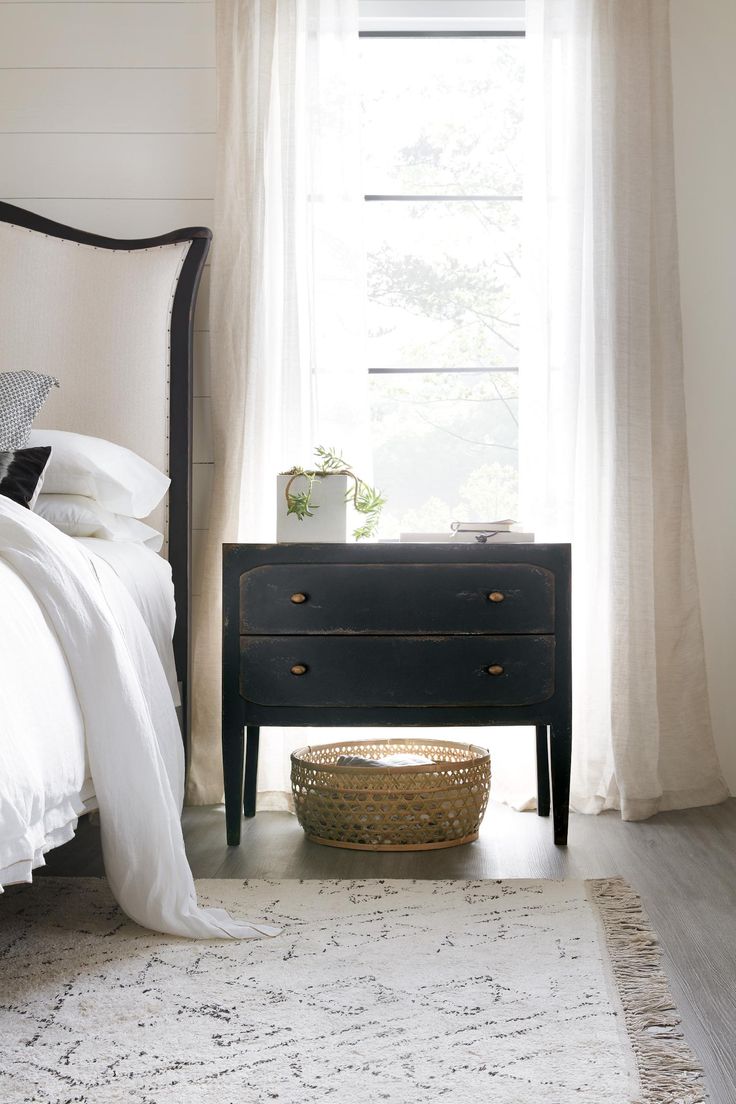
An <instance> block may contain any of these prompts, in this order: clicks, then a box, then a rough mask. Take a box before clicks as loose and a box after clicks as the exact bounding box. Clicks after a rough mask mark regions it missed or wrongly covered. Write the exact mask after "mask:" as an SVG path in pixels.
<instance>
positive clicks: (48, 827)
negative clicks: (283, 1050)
mask: <svg viewBox="0 0 736 1104" xmlns="http://www.w3.org/2000/svg"><path fill="white" fill-rule="evenodd" d="M100 568H101V564H100V562H99V560H96V559H95V558H94V557H93V556H91V555H89V552H88V551H87V549H85V548H84V547H83V546H81V545H80V543H79V542H78V541H74V540H72V539H71V538H69V537H66V536H64V535H63V534H62V533H59V532H58V531H57V530H55V529H54V528H53V527H52V526H50V525H49V524H48V523H47V522H45V521H44V520H43V519H42V518H39V517H37V516H36V515H34V514H32V513H31V512H30V511H28V510H24V509H23V508H22V507H20V506H18V505H16V504H15V503H13V502H11V501H9V500H8V499H5V498H2V497H0V594H1V595H2V604H1V605H0V848H2V849H3V850H0V856H3V857H2V858H0V867H4V868H9V869H10V872H11V875H12V874H13V872H14V873H15V874H16V875H17V874H18V873H20V874H21V875H22V873H23V869H22V868H23V865H24V864H27V863H30V865H31V866H32V865H33V864H34V862H36V861H37V860H38V859H39V858H40V853H41V852H42V850H43V848H44V847H46V845H47V844H48V845H54V844H55V843H58V842H61V839H62V838H63V837H64V836H65V835H70V834H71V833H72V832H73V827H74V823H73V821H74V817H75V816H76V815H77V814H78V813H79V812H81V811H82V809H83V808H84V799H85V791H84V787H85V773H86V772H85V754H84V753H85V748H86V752H87V755H88V758H89V764H90V773H91V777H92V781H93V785H94V794H95V796H96V800H97V803H98V807H99V810H100V825H101V834H102V846H103V853H104V857H105V868H106V872H107V876H108V881H109V883H110V887H111V889H112V891H113V893H114V894H115V896H116V898H117V900H118V902H119V903H120V905H121V906H122V907H123V909H124V910H125V911H126V912H127V913H128V915H129V916H131V917H132V918H133V919H134V920H137V921H138V922H139V923H141V924H142V925H144V926H146V927H151V928H154V929H155V930H158V931H163V932H167V933H169V934H173V935H185V936H192V937H199V938H203V937H204V938H218V937H219V938H222V937H227V936H231V937H238V938H249V937H254V936H259V935H263V934H266V935H271V934H275V932H276V931H277V929H275V928H273V927H271V926H270V925H265V924H262V925H250V924H248V923H246V922H242V923H241V922H237V921H233V920H232V919H231V918H230V917H229V916H228V915H227V914H226V913H224V912H223V911H222V910H212V909H200V908H199V907H198V906H197V903H196V894H195V890H194V882H193V880H192V876H191V871H190V870H189V866H188V863H187V860H186V855H185V852H184V843H183V838H182V834H181V825H180V821H179V816H180V812H181V803H182V797H183V781H184V757H183V748H182V741H181V736H180V732H179V726H178V722H177V719H176V713H175V709H174V705H173V702H172V699H171V693H170V690H169V687H168V684H167V680H166V676H165V674H164V671H163V668H162V666H161V663H160V661H159V659H158V656H157V654H156V649H155V647H154V644H153V641H152V639H151V635H150V633H149V632H148V630H147V628H146V626H145V623H144V621H143V619H142V617H141V615H140V613H139V612H138V608H137V607H136V605H135V603H134V602H133V601H132V600H131V598H130V596H129V595H128V593H127V591H126V590H125V588H124V587H123V585H122V584H121V582H120V580H119V579H118V577H117V575H116V574H115V573H114V572H112V571H110V570H109V569H104V570H100ZM23 848H25V852H24V851H23ZM19 849H20V850H19ZM6 860H9V862H8V861H6ZM29 872H30V871H29ZM9 880H17V879H16V877H12V878H11V879H9Z"/></svg>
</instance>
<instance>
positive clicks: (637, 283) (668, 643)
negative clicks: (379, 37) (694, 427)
mask: <svg viewBox="0 0 736 1104" xmlns="http://www.w3.org/2000/svg"><path fill="white" fill-rule="evenodd" d="M526 7H527V48H528V62H527V72H528V82H527V93H528V95H527V127H528V139H529V141H528V164H527V169H526V182H525V195H524V208H525V218H526V242H525V258H524V281H525V303H524V317H523V327H522V330H523V348H522V366H521V374H520V381H521V400H520V432H521V445H520V456H521V494H522V503H523V506H522V516H523V517H524V520H525V523H527V524H528V525H529V527H530V528H533V529H534V530H535V532H536V534H537V539H538V540H565V541H566V540H570V541H571V542H572V547H573V697H574V729H573V732H574V738H573V785H572V803H573V806H574V807H575V808H576V809H578V810H580V811H583V812H599V811H601V810H602V809H606V808H616V809H620V810H621V814H622V816H623V818H624V819H626V820H639V819H643V818H645V817H648V816H651V815H652V814H653V813H656V812H658V811H659V810H663V809H674V808H685V807H689V806H695V805H705V804H712V803H715V802H718V801H722V800H724V799H725V798H726V796H727V790H726V786H725V783H724V781H723V778H722V776H721V773H720V769H719V765H718V761H717V757H716V754H715V749H714V745H713V740H712V735H711V728H710V718H709V710H708V696H707V685H706V675H705V661H704V652H703V641H702V631H701V623H700V610H699V598H698V584H697V576H696V570H695V559H694V548H693V532H692V516H691V509H690V498H689V477H688V461H687V446H686V426H685V407H684V390H683V365H682V339H681V332H680V302H679V282H678V256H677V230H676V213H675V198H674V167H673V137H672V96H671V75H670V59H669V50H670V46H669V23H668V3H667V0H527V5H526Z"/></svg>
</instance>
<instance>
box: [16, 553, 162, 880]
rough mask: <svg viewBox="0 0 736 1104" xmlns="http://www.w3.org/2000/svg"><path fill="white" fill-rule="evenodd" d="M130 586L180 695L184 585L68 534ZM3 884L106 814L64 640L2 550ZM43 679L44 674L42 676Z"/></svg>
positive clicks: (144, 562) (148, 560)
mask: <svg viewBox="0 0 736 1104" xmlns="http://www.w3.org/2000/svg"><path fill="white" fill-rule="evenodd" d="M66 539H67V540H69V541H73V543H75V544H77V545H79V546H80V547H82V548H85V549H87V551H89V552H91V553H92V554H93V555H95V556H96V557H97V559H98V561H101V562H98V574H99V577H100V580H101V582H102V584H103V587H104V586H105V581H106V580H107V583H108V588H109V573H113V574H114V575H115V576H116V577H117V578H118V579H119V580H120V581H121V582H122V583H123V585H124V586H125V588H126V590H127V591H128V593H129V594H130V596H131V598H132V599H133V601H134V603H135V605H136V607H137V609H138V610H139V612H140V614H141V616H142V618H143V621H144V622H145V625H146V628H147V629H148V631H149V633H150V635H151V638H152V640H153V643H154V645H155V647H156V651H157V653H158V656H159V658H160V660H161V664H162V667H163V669H164V672H165V673H166V677H167V681H168V683H169V688H170V690H171V694H172V697H173V698H174V701H175V703H176V704H178V698H179V691H178V685H177V678H176V668H175V665H174V652H173V648H172V643H171V641H172V635H173V631H174V620H175V606H174V588H173V584H172V582H171V567H170V566H169V564H168V562H167V561H166V560H164V559H163V558H162V557H161V556H159V555H157V554H156V553H155V552H151V551H150V550H149V549H147V548H145V547H143V546H142V545H138V544H127V543H124V542H122V541H104V540H99V539H96V538H76V539H75V538H71V537H67V538H66ZM0 594H2V599H3V601H2V616H1V618H0V628H1V630H2V631H0V672H2V675H1V677H0V718H2V719H1V720H0V887H2V886H3V885H10V884H12V883H14V882H28V881H31V873H32V871H33V870H34V869H35V868H36V867H38V866H41V865H43V862H44V858H43V856H44V855H45V854H46V852H47V851H49V850H50V849H51V848H52V847H57V846H59V845H60V844H62V843H66V842H67V841H68V840H69V839H71V837H72V836H73V835H74V831H75V829H76V826H77V819H78V817H79V816H80V815H81V814H82V813H85V812H89V811H91V810H93V809H96V808H97V802H96V800H95V795H94V785H93V783H92V779H91V777H90V769H89V757H88V755H87V750H86V744H85V731H84V720H83V718H82V714H81V711H80V708H79V702H78V700H77V694H76V691H75V688H74V683H73V680H72V677H71V674H70V671H69V666H68V663H67V661H66V658H65V656H64V652H63V650H62V648H61V645H60V642H59V639H58V637H57V635H56V633H55V631H54V628H53V626H52V625H50V624H49V621H48V618H47V616H46V615H45V613H44V612H43V610H42V608H41V607H40V606H39V604H38V602H37V601H36V597H35V595H34V594H33V592H32V590H31V589H30V588H29V586H28V584H27V583H25V582H24V581H23V579H22V578H21V577H20V576H19V575H18V573H17V572H16V571H15V570H14V569H13V568H12V567H11V566H10V565H9V564H8V563H7V562H6V560H5V559H4V558H3V557H2V554H1V553H0ZM39 673H42V674H41V677H39Z"/></svg>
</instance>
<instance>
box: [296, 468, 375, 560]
mask: <svg viewBox="0 0 736 1104" xmlns="http://www.w3.org/2000/svg"><path fill="white" fill-rule="evenodd" d="M290 479H291V476H290V475H279V476H278V477H277V482H276V486H277V494H278V501H277V515H276V517H277V527H276V539H277V540H278V541H279V543H280V544H296V543H298V542H300V541H306V542H307V543H314V544H344V543H345V542H347V541H353V540H354V537H353V531H354V530H355V529H356V528H357V527H358V524H359V520H360V517H361V515H360V514H358V513H357V511H356V510H355V508H354V506H353V504H352V500H350V501H349V502H346V498H347V494H348V491H352V490H353V487H354V486H355V484H354V481H353V480H352V479H350V478H348V476H347V475H326V476H325V477H324V479H315V481H314V484H313V485H312V502H313V504H314V506H315V507H317V509H315V510H314V515H313V517H306V518H304V519H303V520H301V521H300V520H299V518H298V517H297V516H296V514H288V513H287V512H286V510H287V507H286V487H287V485H288V483H289V480H290ZM306 489H307V480H306V479H305V478H304V477H303V476H299V477H298V478H296V479H295V480H294V482H293V483H292V484H291V492H292V493H293V492H299V491H305V490H306Z"/></svg>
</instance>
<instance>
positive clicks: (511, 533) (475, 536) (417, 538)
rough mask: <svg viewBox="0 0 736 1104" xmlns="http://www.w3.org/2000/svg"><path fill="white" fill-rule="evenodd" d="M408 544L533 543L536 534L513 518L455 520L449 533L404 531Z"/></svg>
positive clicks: (403, 541) (403, 535) (404, 538)
mask: <svg viewBox="0 0 736 1104" xmlns="http://www.w3.org/2000/svg"><path fill="white" fill-rule="evenodd" d="M400 539H401V541H402V543H406V544H445V543H447V542H449V543H452V544H533V543H534V534H533V533H528V532H524V531H523V530H522V529H521V528H520V526H519V525H518V524H517V522H515V521H514V520H513V519H512V518H503V519H502V520H500V521H453V523H452V525H451V526H450V532H449V533H402V534H401V538H400Z"/></svg>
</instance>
